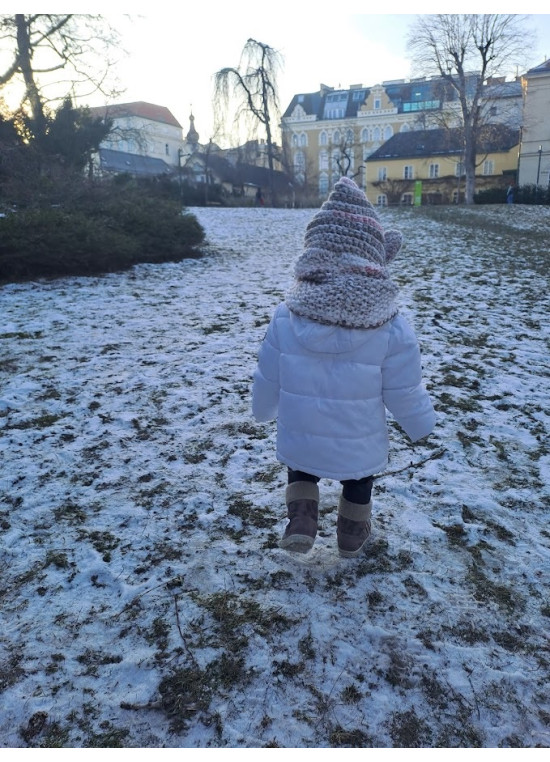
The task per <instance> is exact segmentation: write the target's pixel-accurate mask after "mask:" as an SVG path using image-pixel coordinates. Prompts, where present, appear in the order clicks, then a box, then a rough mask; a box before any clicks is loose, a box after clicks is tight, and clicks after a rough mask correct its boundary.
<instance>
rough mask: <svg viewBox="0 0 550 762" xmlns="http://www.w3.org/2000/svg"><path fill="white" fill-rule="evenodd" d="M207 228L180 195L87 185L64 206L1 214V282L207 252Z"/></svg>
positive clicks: (109, 268)
mask: <svg viewBox="0 0 550 762" xmlns="http://www.w3.org/2000/svg"><path fill="white" fill-rule="evenodd" d="M203 240H204V230H203V228H202V227H201V225H200V224H199V222H198V220H197V219H196V217H195V216H194V215H192V214H182V210H181V206H180V204H179V201H177V200H174V199H170V198H167V197H163V195H162V194H158V195H153V194H152V193H151V189H150V188H146V187H143V188H142V187H139V185H137V184H133V183H128V184H127V185H124V184H120V183H109V184H108V185H100V186H97V187H92V188H87V187H86V186H84V185H83V186H82V187H81V188H80V189H79V192H77V193H75V195H74V196H73V198H72V200H71V201H70V202H66V203H65V204H64V205H63V206H62V207H60V208H46V209H22V210H19V211H17V212H16V213H13V214H8V215H7V216H6V217H3V218H0V281H10V280H21V279H26V278H33V277H41V276H60V275H91V274H99V273H104V272H113V271H116V270H124V269H128V268H129V267H131V266H132V265H134V264H138V263H140V262H167V261H179V260H181V259H184V258H186V257H197V256H200V250H199V249H198V248H197V247H198V246H199V244H201V243H202V241H203Z"/></svg>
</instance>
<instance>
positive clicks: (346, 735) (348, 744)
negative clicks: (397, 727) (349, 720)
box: [329, 725, 374, 749]
mask: <svg viewBox="0 0 550 762" xmlns="http://www.w3.org/2000/svg"><path fill="white" fill-rule="evenodd" d="M329 743H330V745H331V746H332V747H333V748H352V749H367V748H371V747H372V746H373V745H374V744H373V739H372V738H371V736H369V735H368V734H367V733H365V732H364V731H363V730H359V729H358V728H354V729H352V730H347V729H345V728H343V727H342V726H341V725H336V726H335V727H334V728H333V729H332V730H331V731H330V735H329Z"/></svg>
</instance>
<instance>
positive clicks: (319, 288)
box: [252, 177, 435, 557]
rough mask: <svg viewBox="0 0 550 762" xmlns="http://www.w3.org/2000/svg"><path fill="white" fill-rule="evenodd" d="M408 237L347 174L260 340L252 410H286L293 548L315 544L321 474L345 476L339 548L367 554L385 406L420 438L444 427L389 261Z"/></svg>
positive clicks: (281, 436) (266, 413)
mask: <svg viewBox="0 0 550 762" xmlns="http://www.w3.org/2000/svg"><path fill="white" fill-rule="evenodd" d="M401 241H402V236H401V233H398V232H397V231H395V230H388V231H384V229H383V227H382V225H381V223H380V220H379V218H378V215H377V213H376V210H375V209H374V207H373V206H372V204H371V203H370V202H369V201H368V200H367V197H366V196H365V194H364V193H363V191H362V190H360V189H359V188H358V187H357V185H356V184H355V183H354V182H353V180H350V179H349V178H347V177H342V178H341V179H340V180H339V181H338V182H337V183H336V185H335V186H334V189H333V191H332V193H331V194H330V196H329V198H328V200H327V201H325V203H324V204H323V205H322V207H321V209H320V210H319V211H318V212H317V213H316V214H315V216H314V217H313V219H312V220H311V221H310V223H309V225H308V227H307V229H306V235H305V249H304V251H303V253H302V254H301V256H300V257H299V258H298V260H297V262H296V265H295V269H294V282H293V284H292V286H291V288H290V290H289V291H288V293H287V295H286V298H285V301H283V302H282V303H281V304H279V306H278V307H277V308H276V310H275V312H274V315H273V317H272V319H271V322H270V324H269V327H268V330H267V333H266V336H265V338H264V340H263V342H262V344H261V347H260V351H259V355H258V364H257V367H256V369H255V372H254V382H253V386H252V412H253V415H254V417H255V419H256V420H257V421H270V420H273V419H275V418H277V459H278V460H279V461H280V462H282V463H284V464H285V465H286V466H287V468H288V486H287V488H286V505H287V511H288V519H289V521H288V525H287V527H286V530H285V533H284V535H283V537H282V539H281V541H280V545H281V547H283V548H286V549H287V550H289V551H296V552H300V553H305V552H307V551H308V550H309V549H310V548H311V547H312V546H313V543H314V540H315V537H316V534H317V524H318V518H319V510H318V509H319V486H318V483H319V481H320V479H321V478H329V479H335V480H337V481H340V482H341V483H342V493H341V495H340V498H339V503H338V520H337V527H336V534H337V542H338V549H339V553H340V555H341V556H344V557H353V556H357V555H359V554H361V553H362V552H364V550H365V548H366V544H367V541H368V539H369V537H370V534H371V510H372V501H371V492H372V486H373V481H374V479H373V477H374V474H376V473H379V472H380V471H382V470H383V469H384V468H385V467H386V464H387V460H388V449H389V442H388V431H387V425H386V408H387V409H388V410H389V411H390V412H391V413H392V414H393V416H394V418H395V420H396V421H397V422H398V423H399V425H400V426H401V427H402V428H403V429H404V430H405V432H406V433H407V434H408V436H409V437H410V439H411V440H412V441H413V442H416V441H417V440H419V439H422V438H423V437H425V436H427V435H428V434H430V432H431V431H432V430H433V428H434V425H435V413H434V410H433V407H432V403H431V400H430V398H429V396H428V393H427V392H426V390H425V389H424V387H423V385H422V372H421V364H420V350H419V347H418V343H417V340H416V337H415V335H414V332H413V330H412V328H411V327H410V326H409V324H408V323H407V321H406V320H405V318H404V317H403V316H402V315H400V314H399V312H398V308H397V303H396V301H395V299H396V295H397V292H398V288H397V286H396V285H395V283H394V282H393V281H392V280H391V279H390V274H389V271H388V268H387V265H388V262H390V261H391V260H392V259H393V258H394V256H395V255H396V253H397V252H398V250H399V248H400V247H401ZM412 262H414V259H411V263H412Z"/></svg>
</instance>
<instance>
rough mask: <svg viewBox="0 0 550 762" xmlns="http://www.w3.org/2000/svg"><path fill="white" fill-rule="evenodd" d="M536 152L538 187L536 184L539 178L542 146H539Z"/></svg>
mask: <svg viewBox="0 0 550 762" xmlns="http://www.w3.org/2000/svg"><path fill="white" fill-rule="evenodd" d="M538 153H539V165H538V167H537V187H538V184H539V178H540V159H541V156H542V146H539V151H538Z"/></svg>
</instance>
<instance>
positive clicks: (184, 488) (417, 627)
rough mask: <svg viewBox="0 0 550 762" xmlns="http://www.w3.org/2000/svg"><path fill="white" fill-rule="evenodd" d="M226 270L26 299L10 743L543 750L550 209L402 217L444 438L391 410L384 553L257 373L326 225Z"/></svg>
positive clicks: (4, 430) (381, 523)
mask: <svg viewBox="0 0 550 762" xmlns="http://www.w3.org/2000/svg"><path fill="white" fill-rule="evenodd" d="M193 211H194V212H195V213H196V214H197V216H198V217H199V219H200V221H201V222H202V224H203V225H204V226H205V229H206V232H207V236H208V241H209V243H210V247H209V250H208V253H207V256H205V257H204V258H203V259H200V260H193V261H191V260H187V261H184V262H181V263H178V264H163V265H156V266H149V265H143V266H139V267H136V268H135V269H133V270H131V271H130V272H126V273H120V274H111V275H108V276H106V277H99V278H96V277H93V278H64V279H59V280H40V281H36V282H32V283H24V284H11V285H5V286H3V287H1V288H0V321H1V322H0V383H1V386H0V580H1V585H0V746H2V747H25V746H32V747H39V746H46V747H48V746H50V747H51V746H65V747H92V746H111V747H112V746H123V747H149V748H150V747H206V746H212V747H218V746H219V747H243V748H244V747H249V748H250V747H263V746H280V747H331V746H332V747H337V746H363V747H387V748H389V747H393V748H397V747H436V746H438V747H477V746H480V747H485V748H487V747H499V746H503V747H512V746H516V747H536V746H538V747H547V746H548V745H549V741H550V702H549V684H550V681H549V671H550V670H549V665H550V639H549V631H550V600H549V568H550V527H549V523H548V517H549V503H550V500H549V497H550V487H549V481H550V479H549V476H550V474H549V470H550V469H549V463H550V448H549V441H548V430H549V427H548V424H549V412H548V411H549V356H550V353H549V349H550V347H549V331H548V316H549V314H550V297H549V289H548V265H549V256H550V255H549V251H548V248H549V247H548V241H549V238H548V231H549V229H550V209H548V208H532V207H531V208H527V207H519V206H518V207H511V208H510V207H505V206H502V207H480V208H476V209H473V210H462V209H442V210H433V213H432V212H431V211H430V210H428V211H425V210H420V211H418V210H412V209H405V210H388V211H386V212H385V213H383V219H384V220H385V222H386V224H387V225H391V226H394V227H398V228H400V229H401V230H402V231H403V233H404V236H405V245H404V248H403V250H402V252H401V253H400V255H399V258H398V261H397V262H396V263H395V266H394V274H395V278H396V280H397V281H398V282H399V284H400V285H401V287H402V290H401V296H400V300H401V304H402V310H403V312H404V313H405V314H406V315H407V317H408V318H409V319H410V320H411V322H412V323H413V325H414V327H415V330H416V332H417V335H418V337H419V341H420V344H421V347H422V351H423V361H424V369H425V380H426V384H427V386H428V388H429V390H430V392H431V394H432V396H433V400H434V404H435V406H436V409H437V412H438V418H439V422H438V427H437V431H436V433H435V434H434V435H433V436H432V437H431V438H430V439H429V440H427V441H425V442H422V443H421V444H419V445H415V446H412V445H411V444H410V443H409V442H408V441H407V440H406V438H405V437H404V435H402V434H401V433H400V431H399V430H398V429H397V428H396V426H395V425H394V423H393V422H392V421H391V420H390V422H389V425H390V431H391V440H392V454H391V462H390V465H389V467H388V473H386V474H385V475H384V474H383V475H381V476H380V478H379V479H377V481H376V484H375V495H374V504H375V505H374V517H375V518H374V530H375V534H374V537H373V540H372V542H371V544H370V548H369V552H368V554H367V555H366V556H365V557H364V558H359V559H353V560H344V559H340V558H339V557H338V555H337V552H336V540H335V524H336V504H337V499H338V495H339V487H340V485H339V484H338V483H334V482H330V481H328V480H324V481H323V482H321V494H322V499H321V515H322V520H321V531H320V536H319V537H318V539H317V542H316V544H315V546H314V549H313V550H312V551H311V553H309V554H308V555H306V556H297V557H296V556H294V555H292V554H288V553H286V552H285V551H283V550H280V549H279V548H278V546H277V540H278V538H279V536H280V535H281V533H282V531H283V529H284V526H285V523H286V522H285V510H284V487H285V470H284V468H283V467H282V466H281V465H280V464H278V463H277V462H276V461H275V457H274V434H275V432H274V426H273V425H272V424H269V425H263V424H262V425H258V424H256V423H255V422H254V421H253V420H252V418H251V414H250V379H251V374H252V371H253V368H254V364H255V360H256V352H257V349H258V346H259V343H260V341H261V339H262V337H263V335H264V332H265V329H266V326H267V323H268V321H269V319H270V316H271V313H272V311H273V309H274V307H275V306H276V304H277V303H278V301H279V300H280V298H281V297H282V294H283V292H284V290H285V288H286V286H287V285H288V283H289V280H290V272H291V265H292V262H293V260H294V259H295V257H296V256H297V254H298V253H299V251H300V249H301V245H302V239H303V233H304V230H305V226H306V224H307V222H308V221H309V219H310V218H311V216H312V211H311V210H272V209H248V210H244V209H197V210H193Z"/></svg>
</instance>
